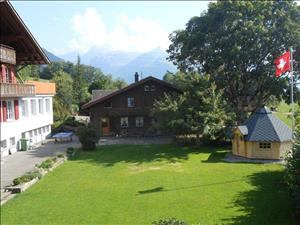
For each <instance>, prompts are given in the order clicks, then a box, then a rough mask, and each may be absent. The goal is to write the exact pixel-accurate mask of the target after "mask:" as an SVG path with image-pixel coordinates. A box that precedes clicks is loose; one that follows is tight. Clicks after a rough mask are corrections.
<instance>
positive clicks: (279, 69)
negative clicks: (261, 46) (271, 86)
mask: <svg viewBox="0 0 300 225" xmlns="http://www.w3.org/2000/svg"><path fill="white" fill-rule="evenodd" d="M290 60H291V53H290V52H289V51H287V52H285V53H284V54H282V55H281V56H279V57H278V58H277V59H275V60H274V64H275V66H276V71H275V76H276V77H279V76H280V75H281V74H283V73H285V72H287V71H290V70H291V64H290Z"/></svg>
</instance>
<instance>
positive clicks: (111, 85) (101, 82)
mask: <svg viewBox="0 0 300 225" xmlns="http://www.w3.org/2000/svg"><path fill="white" fill-rule="evenodd" d="M125 86H126V82H125V81H124V80H122V79H119V78H118V79H116V80H113V78H112V75H107V76H105V75H103V76H99V77H98V78H97V79H96V80H95V81H94V82H93V83H91V84H90V86H89V88H88V91H89V93H92V91H93V90H115V89H120V88H123V87H125Z"/></svg>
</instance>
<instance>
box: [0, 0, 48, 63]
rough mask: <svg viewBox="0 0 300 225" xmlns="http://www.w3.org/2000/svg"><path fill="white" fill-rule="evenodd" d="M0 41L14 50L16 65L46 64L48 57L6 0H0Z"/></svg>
mask: <svg viewBox="0 0 300 225" xmlns="http://www.w3.org/2000/svg"><path fill="white" fill-rule="evenodd" d="M0 17H1V19H0V43H1V44H3V45H7V46H10V47H12V48H14V50H15V51H16V61H17V65H26V64H48V63H49V59H48V58H47V56H46V54H45V53H44V52H43V50H42V48H41V47H40V45H39V44H38V42H37V41H36V40H35V38H34V37H33V35H32V34H31V32H30V31H29V29H28V28H27V27H26V25H25V24H24V22H23V21H22V19H21V17H20V16H19V15H18V13H17V12H16V10H15V9H14V8H13V6H12V5H11V3H10V2H9V1H7V0H0Z"/></svg>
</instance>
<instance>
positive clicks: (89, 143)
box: [77, 125, 99, 150]
mask: <svg viewBox="0 0 300 225" xmlns="http://www.w3.org/2000/svg"><path fill="white" fill-rule="evenodd" d="M77 133H78V137H79V141H80V143H81V148H82V149H83V150H95V149H96V144H97V142H98V140H99V136H98V134H97V130H96V128H95V127H93V126H92V125H88V126H84V127H80V128H79V130H78V132H77Z"/></svg>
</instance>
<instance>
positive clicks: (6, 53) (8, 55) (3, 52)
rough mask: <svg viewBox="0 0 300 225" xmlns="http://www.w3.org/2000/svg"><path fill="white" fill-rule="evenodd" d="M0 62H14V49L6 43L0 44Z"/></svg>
mask: <svg viewBox="0 0 300 225" xmlns="http://www.w3.org/2000/svg"><path fill="white" fill-rule="evenodd" d="M0 62H2V63H9V64H13V65H15V64H16V51H15V50H14V49H13V48H11V47H9V46H6V45H2V44H0Z"/></svg>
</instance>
